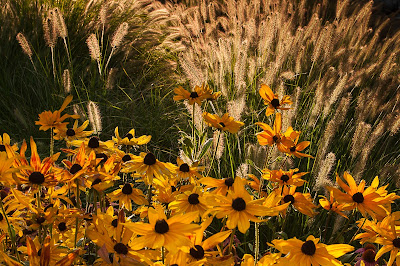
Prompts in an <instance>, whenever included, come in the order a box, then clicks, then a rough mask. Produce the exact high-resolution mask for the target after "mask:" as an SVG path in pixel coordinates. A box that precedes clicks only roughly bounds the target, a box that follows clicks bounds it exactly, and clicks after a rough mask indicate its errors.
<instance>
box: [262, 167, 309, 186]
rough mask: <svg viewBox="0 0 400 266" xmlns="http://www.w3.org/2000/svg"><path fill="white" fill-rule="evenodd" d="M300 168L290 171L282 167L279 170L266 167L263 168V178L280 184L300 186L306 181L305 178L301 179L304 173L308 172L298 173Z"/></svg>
mask: <svg viewBox="0 0 400 266" xmlns="http://www.w3.org/2000/svg"><path fill="white" fill-rule="evenodd" d="M297 171H299V169H297V168H296V169H291V170H289V171H283V170H282V169H279V170H269V169H264V170H262V172H263V175H262V178H264V179H266V180H269V181H271V182H274V183H278V184H279V186H283V185H287V186H296V187H300V186H302V185H303V184H304V182H306V181H305V180H303V179H301V177H302V176H303V175H306V174H307V172H302V173H296V174H295V172H297Z"/></svg>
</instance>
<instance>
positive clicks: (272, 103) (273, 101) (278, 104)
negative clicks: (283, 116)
mask: <svg viewBox="0 0 400 266" xmlns="http://www.w3.org/2000/svg"><path fill="white" fill-rule="evenodd" d="M271 105H272V106H273V107H274V108H275V109H276V108H277V107H279V106H280V105H281V104H280V103H279V100H278V99H272V101H271Z"/></svg>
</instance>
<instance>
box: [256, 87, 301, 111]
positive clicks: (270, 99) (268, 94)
mask: <svg viewBox="0 0 400 266" xmlns="http://www.w3.org/2000/svg"><path fill="white" fill-rule="evenodd" d="M259 93H260V96H261V97H262V98H263V99H264V104H265V105H268V108H267V110H266V111H265V115H266V116H270V115H272V114H273V113H274V112H275V110H277V109H281V110H288V109H290V108H285V107H281V106H282V105H284V104H292V103H293V102H292V101H291V100H290V97H289V96H288V95H285V96H283V98H282V100H280V101H279V98H278V94H274V93H273V92H272V90H271V88H270V87H269V86H268V85H265V84H261V88H260V91H259Z"/></svg>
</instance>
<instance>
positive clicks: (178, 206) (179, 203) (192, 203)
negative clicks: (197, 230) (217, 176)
mask: <svg viewBox="0 0 400 266" xmlns="http://www.w3.org/2000/svg"><path fill="white" fill-rule="evenodd" d="M168 208H169V209H171V210H172V211H175V213H176V214H180V213H188V212H195V213H197V215H198V217H197V218H200V216H202V215H203V214H204V213H205V212H206V210H207V209H208V205H207V202H206V195H204V194H203V192H202V191H201V188H199V187H195V188H194V189H193V190H192V191H185V192H183V193H181V194H179V195H177V196H176V200H175V201H173V202H171V203H170V204H169V205H168ZM195 221H198V219H195Z"/></svg>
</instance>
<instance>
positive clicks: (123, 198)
mask: <svg viewBox="0 0 400 266" xmlns="http://www.w3.org/2000/svg"><path fill="white" fill-rule="evenodd" d="M119 187H120V188H119V189H117V190H115V191H113V192H112V193H110V194H109V197H110V199H111V200H112V201H117V200H118V201H119V205H120V207H121V208H125V209H127V210H128V211H132V201H133V202H134V203H136V204H138V205H144V204H148V202H147V200H146V198H145V197H144V194H143V192H142V191H141V190H140V189H137V188H134V187H132V184H130V183H126V184H124V185H121V186H119Z"/></svg>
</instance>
